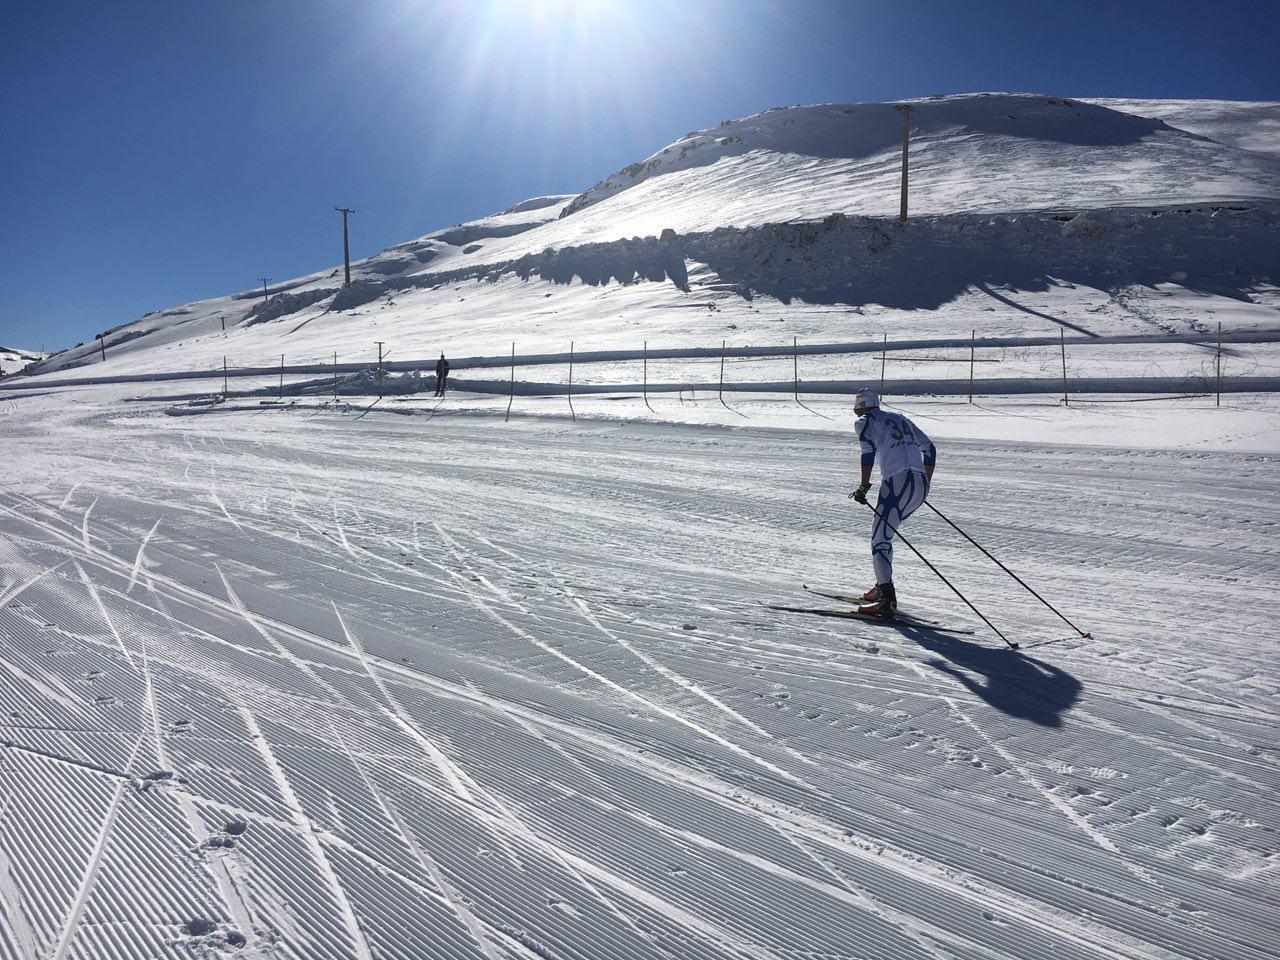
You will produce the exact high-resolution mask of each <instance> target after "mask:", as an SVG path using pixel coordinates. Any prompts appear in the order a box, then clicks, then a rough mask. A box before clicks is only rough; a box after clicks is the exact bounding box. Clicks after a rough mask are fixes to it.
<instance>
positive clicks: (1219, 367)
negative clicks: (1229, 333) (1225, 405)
mask: <svg viewBox="0 0 1280 960" xmlns="http://www.w3.org/2000/svg"><path fill="white" fill-rule="evenodd" d="M1217 374H1218V375H1217V381H1218V391H1217V398H1216V399H1215V400H1214V402H1213V405H1214V406H1215V407H1220V406H1222V321H1221V320H1219V321H1218V361H1217Z"/></svg>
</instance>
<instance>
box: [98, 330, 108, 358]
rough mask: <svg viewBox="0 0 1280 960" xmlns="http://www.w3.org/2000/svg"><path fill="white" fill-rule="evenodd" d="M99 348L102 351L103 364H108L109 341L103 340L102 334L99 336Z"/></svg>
mask: <svg viewBox="0 0 1280 960" xmlns="http://www.w3.org/2000/svg"><path fill="white" fill-rule="evenodd" d="M98 346H99V347H100V348H101V349H102V362H103V363H106V362H107V341H106V340H104V339H103V338H102V334H98Z"/></svg>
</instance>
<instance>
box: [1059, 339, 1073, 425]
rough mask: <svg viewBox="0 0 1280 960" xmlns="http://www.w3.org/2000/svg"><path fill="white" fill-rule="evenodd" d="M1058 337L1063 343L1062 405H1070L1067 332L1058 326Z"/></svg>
mask: <svg viewBox="0 0 1280 960" xmlns="http://www.w3.org/2000/svg"><path fill="white" fill-rule="evenodd" d="M1058 339H1059V341H1060V342H1061V344H1062V405H1063V406H1064V407H1069V406H1070V405H1071V399H1070V398H1069V397H1068V396H1067V332H1066V331H1065V330H1063V329H1062V327H1059V328H1058Z"/></svg>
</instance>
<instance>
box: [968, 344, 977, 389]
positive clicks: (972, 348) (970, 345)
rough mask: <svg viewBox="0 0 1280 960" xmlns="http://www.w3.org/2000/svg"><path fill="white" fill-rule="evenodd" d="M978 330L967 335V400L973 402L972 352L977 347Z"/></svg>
mask: <svg viewBox="0 0 1280 960" xmlns="http://www.w3.org/2000/svg"><path fill="white" fill-rule="evenodd" d="M977 344H978V331H977V330H976V329H975V330H974V331H973V333H971V334H970V335H969V402H970V403H973V354H974V351H975V350H976V349H977Z"/></svg>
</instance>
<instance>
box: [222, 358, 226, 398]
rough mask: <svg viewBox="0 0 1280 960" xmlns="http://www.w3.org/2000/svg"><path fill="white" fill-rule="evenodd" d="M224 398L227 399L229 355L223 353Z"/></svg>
mask: <svg viewBox="0 0 1280 960" xmlns="http://www.w3.org/2000/svg"><path fill="white" fill-rule="evenodd" d="M222 399H223V400H226V399H227V355H226V354H225V353H224V354H223V355H222Z"/></svg>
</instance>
